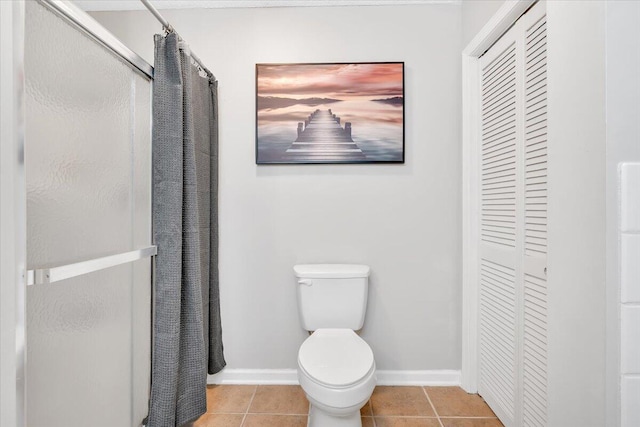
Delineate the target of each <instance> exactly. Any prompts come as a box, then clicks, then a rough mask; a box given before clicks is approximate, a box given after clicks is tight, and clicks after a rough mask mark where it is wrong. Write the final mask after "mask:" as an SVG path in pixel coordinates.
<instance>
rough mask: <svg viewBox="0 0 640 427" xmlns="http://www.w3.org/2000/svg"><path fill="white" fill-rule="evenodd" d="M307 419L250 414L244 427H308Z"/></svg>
mask: <svg viewBox="0 0 640 427" xmlns="http://www.w3.org/2000/svg"><path fill="white" fill-rule="evenodd" d="M306 426H307V417H306V416H302V415H265V414H248V415H247V418H246V419H245V420H244V424H243V425H242V427H306Z"/></svg>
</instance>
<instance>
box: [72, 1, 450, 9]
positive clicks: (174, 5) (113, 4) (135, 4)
mask: <svg viewBox="0 0 640 427" xmlns="http://www.w3.org/2000/svg"><path fill="white" fill-rule="evenodd" d="M460 2H461V0H151V3H152V4H153V5H154V6H155V7H156V9H193V8H225V7H308V6H382V5H419V4H460ZM75 4H77V5H78V6H79V7H81V8H82V9H84V10H86V11H107V10H142V9H144V6H143V5H142V3H141V2H140V1H138V0H77V1H75Z"/></svg>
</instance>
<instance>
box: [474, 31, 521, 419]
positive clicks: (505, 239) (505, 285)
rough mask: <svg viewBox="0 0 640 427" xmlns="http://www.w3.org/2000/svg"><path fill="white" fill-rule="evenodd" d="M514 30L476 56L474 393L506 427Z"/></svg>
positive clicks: (511, 332)
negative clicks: (477, 184) (477, 270)
mask: <svg viewBox="0 0 640 427" xmlns="http://www.w3.org/2000/svg"><path fill="white" fill-rule="evenodd" d="M518 49H519V44H518V43H517V41H516V38H515V28H512V29H511V30H510V31H509V32H507V34H505V35H504V36H503V37H502V38H501V39H500V41H498V43H496V44H495V45H494V46H493V47H492V48H491V49H490V50H489V51H488V52H487V53H486V54H485V55H484V56H483V57H482V58H481V73H482V92H481V93H482V149H481V162H482V163H481V169H480V170H481V180H482V181H481V218H480V230H481V232H480V281H479V283H480V289H479V291H480V292H479V298H480V301H479V304H480V306H479V313H480V322H479V346H480V348H479V355H480V360H479V374H480V378H479V393H480V395H481V396H482V397H483V398H484V399H485V400H486V401H487V403H488V404H489V405H490V406H491V408H492V409H493V410H494V412H495V413H496V414H497V415H498V416H499V417H500V419H501V420H502V421H503V423H504V424H505V425H506V426H512V425H515V424H514V421H515V415H516V405H515V401H516V399H515V397H516V383H517V371H516V353H517V346H516V333H517V331H516V327H517V313H518V307H517V300H518V298H517V289H516V283H517V281H518V277H519V276H520V275H521V273H520V271H519V268H518V266H517V263H516V253H517V252H518V251H519V250H520V248H519V247H518V244H519V242H518V236H517V230H518V229H519V228H520V227H521V224H520V223H519V221H518V212H519V211H521V210H522V206H521V204H522V202H521V199H522V189H521V185H519V179H518V174H517V166H516V165H517V164H518V163H519V159H520V157H521V156H522V154H521V153H520V148H519V147H518V134H519V133H521V132H522V129H521V128H522V124H521V121H522V120H521V117H520V114H518V108H519V107H518V105H519V104H521V103H522V98H521V94H520V93H519V92H518V90H517V88H518V86H519V85H521V76H520V75H519V73H518V72H517V69H518V66H519V65H520V64H519V62H520V61H521V60H520V59H519V56H520V55H518Z"/></svg>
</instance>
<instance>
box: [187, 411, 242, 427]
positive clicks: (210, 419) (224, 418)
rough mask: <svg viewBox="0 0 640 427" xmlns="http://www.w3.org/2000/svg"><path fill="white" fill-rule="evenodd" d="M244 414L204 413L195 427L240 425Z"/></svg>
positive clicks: (238, 426) (231, 426)
mask: <svg viewBox="0 0 640 427" xmlns="http://www.w3.org/2000/svg"><path fill="white" fill-rule="evenodd" d="M243 419H244V415H243V414H204V415H203V416H201V417H200V419H198V421H196V422H195V423H194V424H193V427H240V425H241V424H242V420H243Z"/></svg>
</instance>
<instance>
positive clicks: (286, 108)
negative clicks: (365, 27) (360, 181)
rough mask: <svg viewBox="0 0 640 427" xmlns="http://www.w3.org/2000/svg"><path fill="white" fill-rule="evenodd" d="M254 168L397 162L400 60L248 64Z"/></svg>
mask: <svg viewBox="0 0 640 427" xmlns="http://www.w3.org/2000/svg"><path fill="white" fill-rule="evenodd" d="M256 163H257V164H300V163H404V62H354V63H331V64H256Z"/></svg>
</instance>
